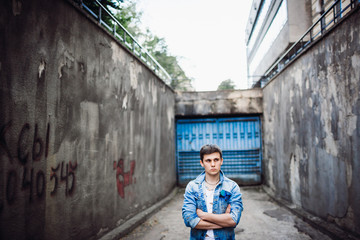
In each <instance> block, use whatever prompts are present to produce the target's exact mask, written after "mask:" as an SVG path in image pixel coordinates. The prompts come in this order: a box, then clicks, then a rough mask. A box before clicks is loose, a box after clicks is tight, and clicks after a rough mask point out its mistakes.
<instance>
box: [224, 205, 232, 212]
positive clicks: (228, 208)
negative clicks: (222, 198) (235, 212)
mask: <svg viewBox="0 0 360 240" xmlns="http://www.w3.org/2000/svg"><path fill="white" fill-rule="evenodd" d="M230 211H231V206H230V204H229V205H228V206H227V208H226V211H225V213H230Z"/></svg>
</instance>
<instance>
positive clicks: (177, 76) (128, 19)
mask: <svg viewBox="0 0 360 240" xmlns="http://www.w3.org/2000/svg"><path fill="white" fill-rule="evenodd" d="M83 2H84V3H85V4H86V6H88V7H89V8H90V9H91V10H92V11H93V12H94V13H96V14H98V11H99V6H98V5H97V3H95V2H94V1H93V0H83ZM121 2H123V1H121ZM100 3H101V4H102V5H103V6H104V7H105V8H106V9H107V10H108V11H109V12H111V13H112V14H113V15H114V16H115V17H116V19H117V20H118V21H119V23H120V24H121V25H122V26H123V27H124V28H125V29H126V30H127V31H128V32H129V33H130V34H131V35H132V36H133V37H135V38H137V39H139V38H140V39H143V41H142V43H141V44H142V46H143V47H145V48H146V50H147V51H148V52H149V53H150V55H152V56H153V57H154V58H155V59H156V61H157V62H158V63H159V64H160V65H161V66H162V67H163V68H164V69H165V70H166V71H167V72H168V73H169V75H170V76H171V83H170V86H171V87H172V88H173V89H175V90H179V91H189V90H193V87H192V85H191V79H189V77H187V76H186V74H185V72H184V71H183V70H182V69H181V67H180V65H179V60H178V57H177V56H172V55H171V54H170V53H169V52H168V46H167V44H166V42H165V39H164V38H160V37H158V36H156V35H153V34H152V33H151V32H150V30H149V29H147V30H146V33H145V34H143V33H141V31H140V29H139V25H140V23H141V16H142V12H138V11H137V10H136V2H135V1H131V0H126V1H124V2H123V3H121V4H119V2H118V1H117V0H100ZM101 19H102V20H103V21H104V22H105V23H106V24H107V25H108V26H109V27H111V28H113V27H114V25H113V20H112V19H111V18H110V17H109V16H108V15H107V14H105V13H104V14H102V18H101ZM116 32H117V34H119V35H120V36H121V37H124V36H125V35H126V34H125V33H124V31H123V30H122V29H121V28H120V27H118V28H116ZM125 39H126V42H127V43H130V44H132V41H131V38H130V37H129V36H125Z"/></svg>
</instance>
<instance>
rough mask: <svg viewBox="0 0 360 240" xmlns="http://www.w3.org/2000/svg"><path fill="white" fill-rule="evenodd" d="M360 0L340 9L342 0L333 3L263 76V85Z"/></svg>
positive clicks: (353, 0)
mask: <svg viewBox="0 0 360 240" xmlns="http://www.w3.org/2000/svg"><path fill="white" fill-rule="evenodd" d="M359 3H360V0H349V4H348V5H346V6H345V7H343V8H341V9H340V4H341V0H337V1H336V2H334V3H333V5H331V7H329V8H328V9H327V10H326V11H325V12H324V13H323V14H322V15H321V17H320V18H319V19H318V20H317V21H316V22H315V23H314V24H313V25H312V26H311V27H310V28H309V29H308V30H307V31H306V32H305V33H304V35H302V36H301V38H300V39H299V40H298V41H297V42H295V43H294V44H293V45H292V46H291V47H290V48H289V49H288V50H287V51H286V52H285V53H284V54H283V55H282V56H281V57H280V58H279V59H278V60H277V61H276V62H275V63H274V64H273V65H272V66H271V67H270V68H269V69H268V70H267V71H266V72H265V74H264V75H263V76H262V78H261V79H260V83H261V87H263V86H265V84H266V83H267V82H268V81H269V80H271V79H272V78H273V77H274V76H275V75H276V74H277V73H279V72H280V71H281V70H282V69H283V68H284V67H285V66H286V65H287V64H288V63H290V61H292V60H293V59H294V58H295V57H296V56H297V55H299V54H300V53H301V52H303V51H304V50H305V49H306V48H307V47H308V46H309V45H310V44H311V43H312V42H314V41H315V40H317V39H319V38H320V37H321V36H322V35H324V34H325V33H326V32H327V31H328V30H330V29H331V28H333V27H334V26H335V25H336V23H338V21H339V19H340V18H343V17H344V16H346V15H347V13H348V12H350V10H352V9H354V8H356V7H357V6H358V5H359Z"/></svg>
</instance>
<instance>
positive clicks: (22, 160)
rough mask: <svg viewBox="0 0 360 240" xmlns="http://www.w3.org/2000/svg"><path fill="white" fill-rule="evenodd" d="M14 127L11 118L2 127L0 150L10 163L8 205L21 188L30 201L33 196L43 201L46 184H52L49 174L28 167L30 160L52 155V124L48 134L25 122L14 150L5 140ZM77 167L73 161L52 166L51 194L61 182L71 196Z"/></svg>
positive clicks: (6, 192) (13, 200)
mask: <svg viewBox="0 0 360 240" xmlns="http://www.w3.org/2000/svg"><path fill="white" fill-rule="evenodd" d="M11 126H12V121H9V122H8V123H7V124H5V125H4V126H2V127H1V128H0V149H2V150H3V151H4V152H5V154H6V156H7V157H8V159H9V162H10V164H11V168H9V169H8V171H7V176H6V178H5V187H4V188H5V189H3V191H5V192H4V193H5V194H4V195H5V200H6V202H7V203H8V205H12V204H13V203H14V202H15V201H16V200H17V193H18V191H19V190H21V191H28V192H29V193H28V196H29V197H28V200H29V202H32V201H33V200H34V199H33V198H34V197H35V198H37V199H39V200H41V199H42V198H43V197H44V195H45V189H46V185H47V184H49V183H47V178H46V173H44V171H42V170H41V169H39V170H38V169H36V167H34V164H31V166H32V167H28V165H30V164H28V163H31V161H32V163H35V162H41V161H46V159H47V157H48V154H49V140H50V123H48V124H47V127H46V131H45V133H40V131H39V127H38V124H35V126H33V127H32V126H31V125H30V124H29V123H25V124H24V125H23V126H22V128H21V130H20V132H19V135H18V138H17V141H16V146H15V148H14V149H13V148H11V146H9V144H8V142H7V141H6V136H8V133H9V131H10V130H11ZM31 131H33V134H34V135H33V136H34V137H33V138H30V134H31V133H32V132H31ZM11 150H15V152H16V154H11ZM14 155H16V156H14ZM16 159H17V161H16ZM76 168H77V163H76V162H75V163H73V162H72V161H69V162H68V163H65V161H62V162H61V163H58V165H57V166H55V167H51V173H50V178H49V179H48V180H49V181H50V182H52V183H53V188H52V191H51V192H50V195H51V196H55V195H56V194H57V189H58V188H59V184H60V183H62V182H63V183H64V184H65V196H68V195H72V193H73V192H74V188H75V170H76ZM19 172H20V173H19ZM19 179H20V181H19ZM3 207H4V203H0V211H1V210H2V208H3Z"/></svg>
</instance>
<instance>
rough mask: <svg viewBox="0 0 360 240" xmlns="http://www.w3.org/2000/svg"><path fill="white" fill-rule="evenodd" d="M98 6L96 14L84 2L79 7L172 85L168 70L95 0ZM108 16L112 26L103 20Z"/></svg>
mask: <svg viewBox="0 0 360 240" xmlns="http://www.w3.org/2000/svg"><path fill="white" fill-rule="evenodd" d="M94 3H95V4H96V6H97V11H96V13H95V12H94V11H93V10H91V9H90V7H89V6H87V5H86V4H85V3H84V2H83V1H80V3H79V5H80V6H81V7H82V8H83V9H85V10H86V11H87V12H88V13H90V15H91V16H93V17H94V18H95V19H96V21H98V23H99V24H100V25H101V26H104V27H105V28H106V29H107V30H108V31H109V32H110V33H111V34H112V35H113V36H114V37H115V38H117V39H118V40H120V41H121V42H122V43H123V44H124V45H125V46H126V47H127V48H128V49H129V50H130V51H132V52H133V53H134V54H135V55H136V56H138V57H139V58H140V59H141V60H142V61H143V62H144V63H145V64H146V65H147V66H148V67H149V68H150V69H152V70H153V71H154V72H155V73H156V75H158V76H159V77H160V78H161V79H162V80H163V81H164V82H165V83H166V84H167V85H170V83H171V76H170V75H169V73H167V72H166V70H165V69H164V68H163V67H162V66H161V65H160V64H159V63H158V62H157V61H156V60H155V59H154V57H152V56H151V55H150V54H149V52H148V51H147V50H146V49H145V48H144V47H143V46H141V44H140V43H139V42H138V41H137V40H136V39H135V38H134V37H133V36H132V35H131V33H129V31H127V30H126V29H125V28H124V27H123V26H122V25H121V24H120V22H119V21H118V20H117V19H116V18H115V17H114V16H113V15H112V14H111V13H110V12H109V11H108V10H107V9H106V8H105V7H104V6H103V5H102V4H101V3H100V2H99V1H98V0H94ZM105 16H107V17H108V18H110V19H111V24H110V25H109V23H106V22H105V21H104V20H103V19H104V17H105Z"/></svg>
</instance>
